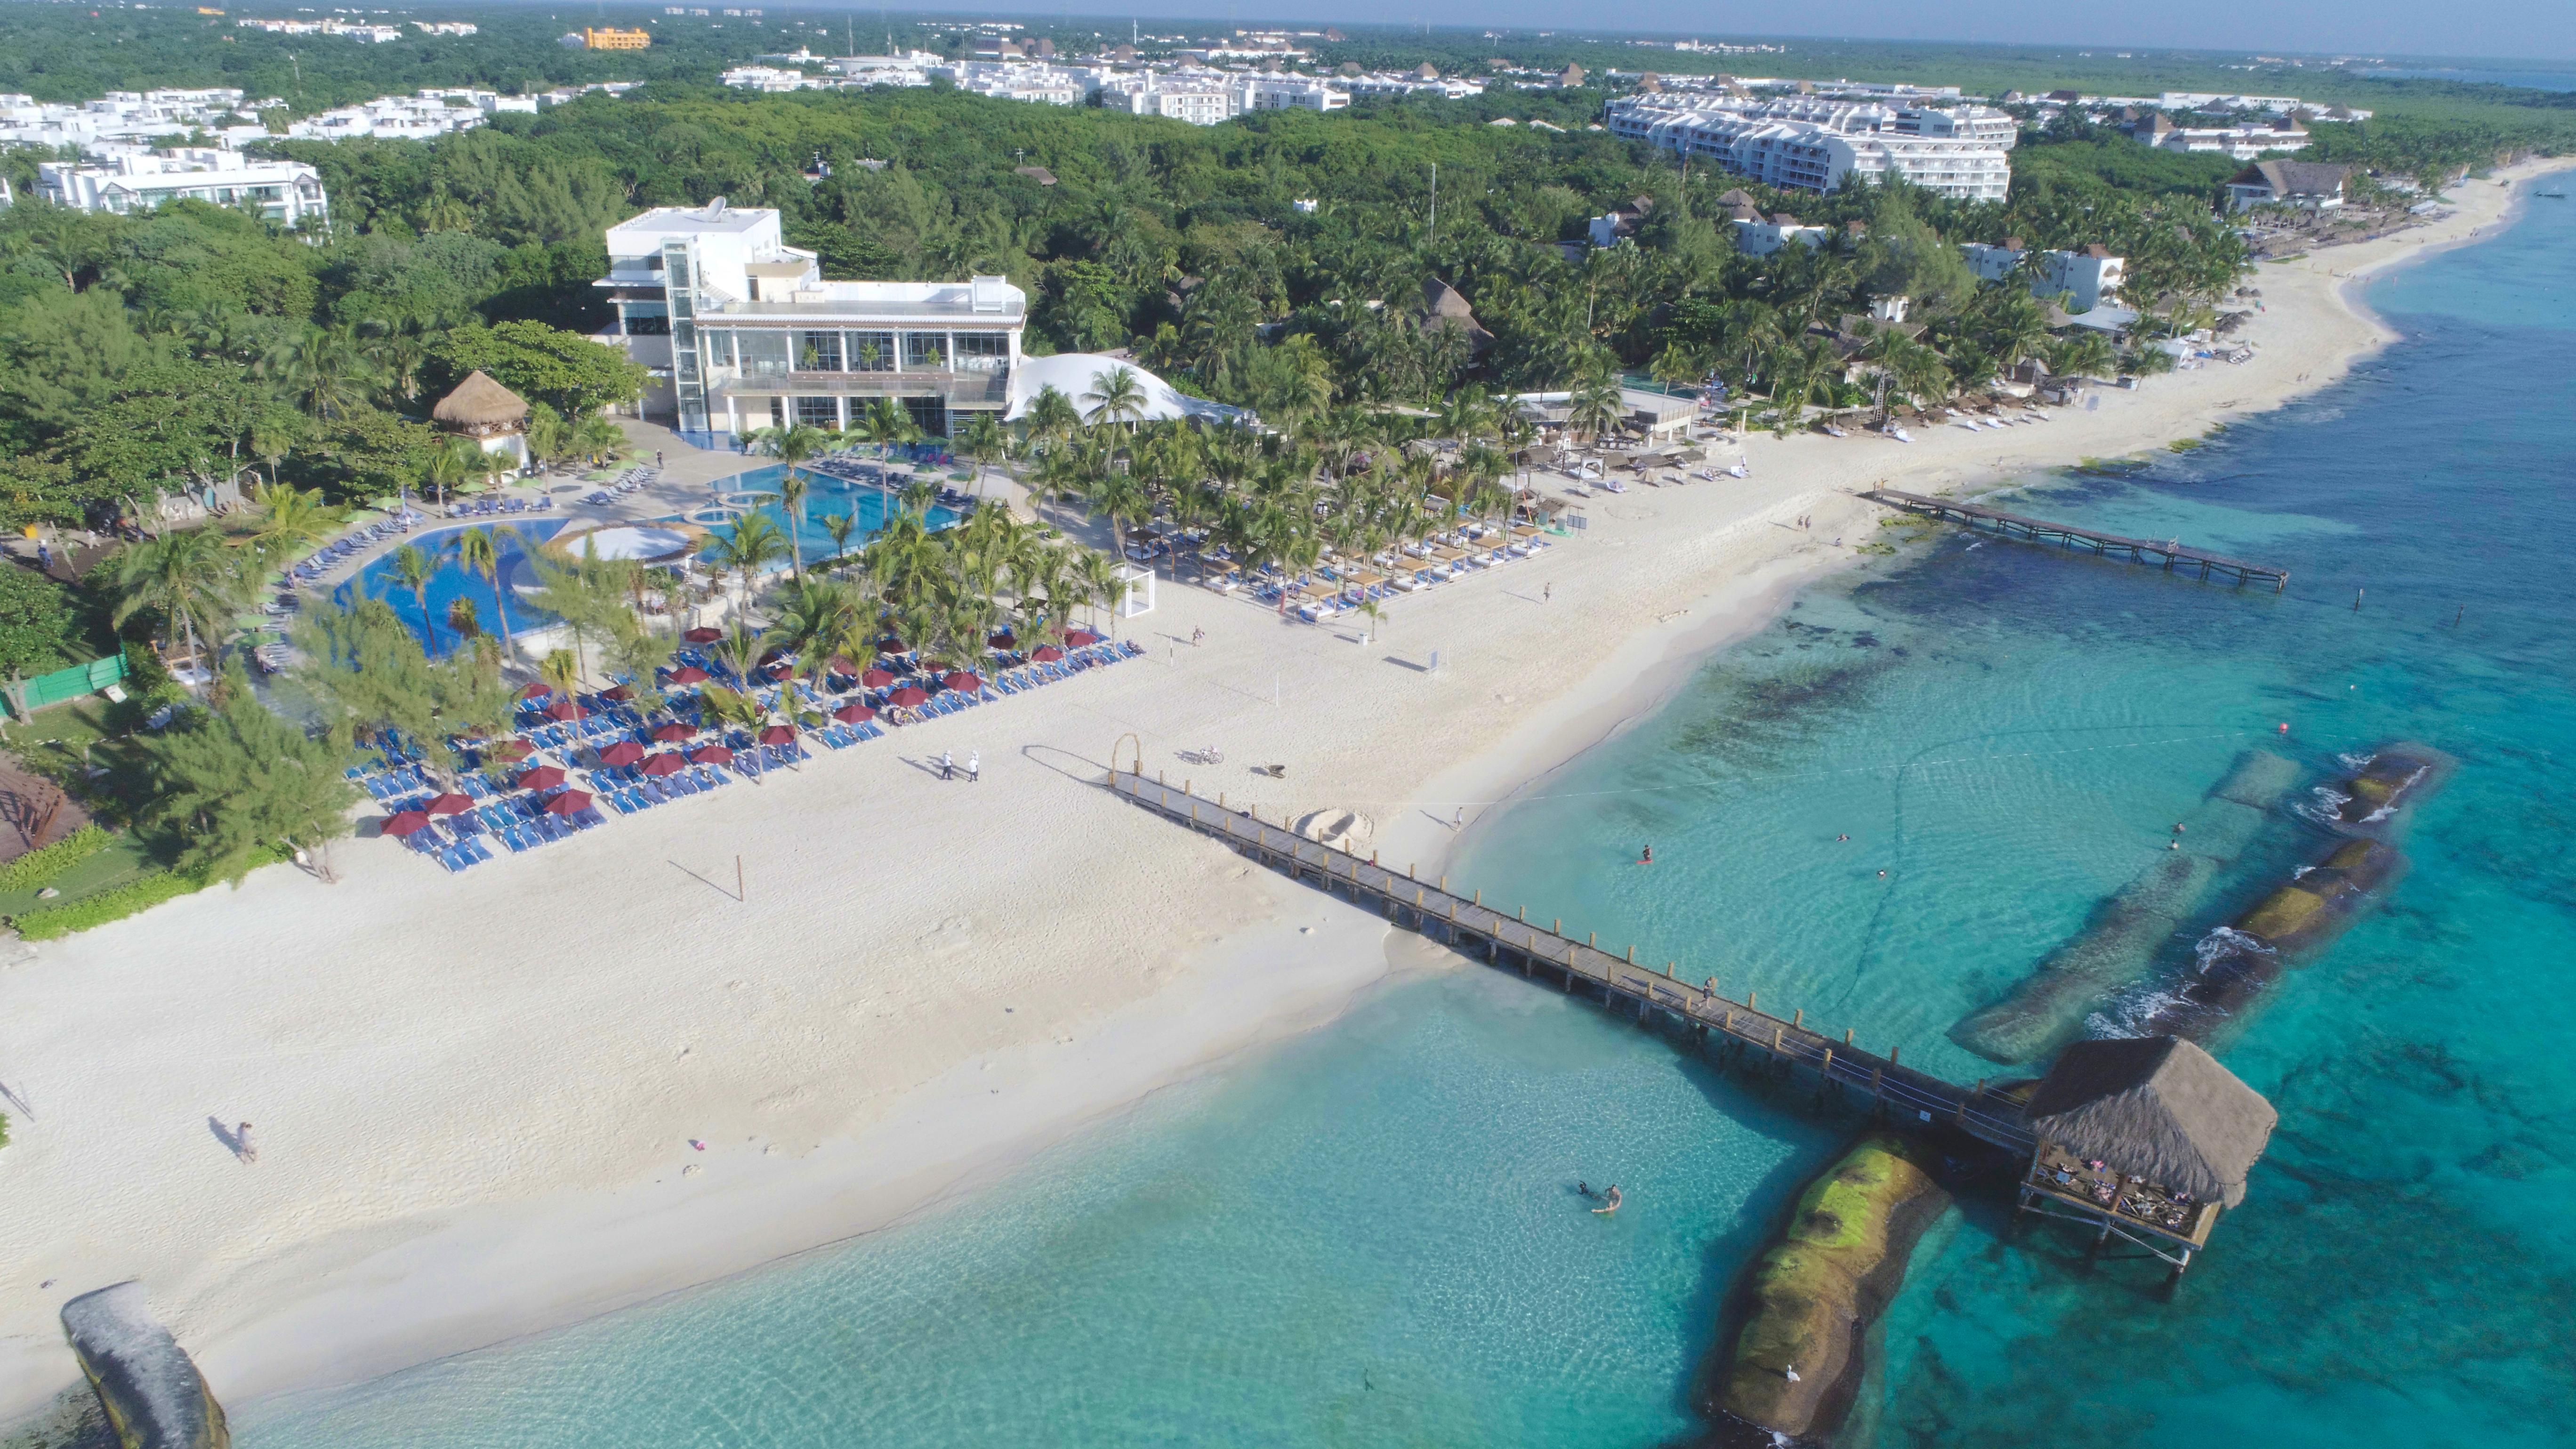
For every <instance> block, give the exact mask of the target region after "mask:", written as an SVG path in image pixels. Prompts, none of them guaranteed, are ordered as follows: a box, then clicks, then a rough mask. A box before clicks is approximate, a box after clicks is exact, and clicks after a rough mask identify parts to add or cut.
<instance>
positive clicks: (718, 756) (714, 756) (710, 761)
mask: <svg viewBox="0 0 2576 1449" xmlns="http://www.w3.org/2000/svg"><path fill="white" fill-rule="evenodd" d="M689 760H690V763H692V764H699V765H730V764H732V763H733V751H731V750H728V749H726V748H725V747H724V746H722V745H705V746H701V747H700V748H698V749H694V750H691V751H689Z"/></svg>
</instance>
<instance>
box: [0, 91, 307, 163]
mask: <svg viewBox="0 0 2576 1449" xmlns="http://www.w3.org/2000/svg"><path fill="white" fill-rule="evenodd" d="M285 104H286V102H284V101H282V100H277V99H274V98H271V99H266V100H249V99H246V98H244V96H243V95H242V93H241V92H240V91H237V90H231V89H214V90H159V91H109V92H108V93H107V94H106V95H104V96H101V97H100V98H98V99H97V100H94V101H77V102H63V101H38V100H36V99H35V98H34V97H32V96H25V95H19V94H15V93H8V94H0V143H15V144H18V145H24V146H41V147H44V148H46V149H47V150H55V149H59V148H61V147H64V146H78V147H81V148H83V149H92V148H96V147H99V146H105V145H113V144H116V143H120V142H129V143H130V142H143V141H154V140H158V139H160V138H162V137H164V136H168V135H170V134H172V133H174V132H180V131H205V132H208V133H210V134H213V135H216V136H219V137H221V138H222V139H223V141H224V144H226V145H234V144H237V143H238V142H241V141H246V140H257V139H259V138H260V137H263V136H265V135H267V134H268V129H267V128H266V127H265V126H260V125H257V124H252V123H247V118H248V117H250V116H254V115H257V114H258V113H259V112H261V111H263V110H268V109H271V108H274V107H277V106H283V105H285Z"/></svg>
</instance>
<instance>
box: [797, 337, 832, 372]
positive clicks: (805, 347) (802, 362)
mask: <svg viewBox="0 0 2576 1449" xmlns="http://www.w3.org/2000/svg"><path fill="white" fill-rule="evenodd" d="M796 370H797V371H799V372H839V371H841V370H842V369H841V334H840V333H838V332H808V333H806V334H805V335H804V336H803V337H801V338H799V339H798V340H797V343H796Z"/></svg>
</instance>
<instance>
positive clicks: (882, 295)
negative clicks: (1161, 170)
mask: <svg viewBox="0 0 2576 1449" xmlns="http://www.w3.org/2000/svg"><path fill="white" fill-rule="evenodd" d="M606 240H607V250H608V260H609V274H608V275H607V276H606V277H603V278H601V279H600V280H599V281H598V282H597V284H596V285H597V286H599V287H600V288H601V289H602V290H603V291H604V292H605V293H606V294H607V297H608V300H609V301H610V302H611V303H612V304H613V305H614V306H615V307H616V308H617V313H618V322H617V326H616V328H615V330H614V331H612V332H609V333H605V334H602V335H601V337H600V338H599V340H600V341H602V342H605V343H608V344H610V345H612V346H621V347H623V348H624V349H625V350H626V351H627V353H628V354H629V355H630V356H632V357H633V358H634V359H635V360H636V361H637V362H639V363H641V364H643V365H644V366H645V368H646V369H648V370H649V371H651V372H652V373H653V376H654V378H655V379H656V382H657V386H656V388H655V389H654V391H653V392H652V394H650V395H649V396H648V397H647V399H646V401H645V411H646V415H647V416H648V417H649V416H655V415H657V414H659V415H663V416H667V417H668V418H669V419H670V420H671V421H672V423H673V426H675V427H676V428H677V429H678V430H679V431H680V432H682V433H684V434H695V435H710V434H739V433H743V432H748V431H751V430H753V429H757V428H764V427H770V426H774V425H777V424H782V423H805V424H811V425H814V426H817V427H832V428H841V427H847V426H849V425H850V423H851V422H852V421H853V420H855V419H856V418H857V417H858V416H859V415H860V414H861V413H862V412H864V411H865V410H866V409H867V408H869V407H870V406H871V405H873V404H874V403H875V402H876V400H877V399H879V398H893V399H895V400H897V401H898V402H899V403H900V404H901V405H902V406H903V407H904V408H905V409H906V410H908V411H909V412H910V413H911V414H912V416H913V420H914V422H915V423H916V424H917V425H918V426H919V427H920V428H921V430H922V431H923V432H924V433H926V434H929V435H931V436H934V437H946V436H948V435H949V434H950V432H951V431H952V429H953V428H954V426H955V416H954V415H955V414H958V413H967V412H991V413H999V412H1001V411H1003V410H1004V408H1005V407H1006V406H1007V405H1008V403H1009V400H1010V396H1011V394H1010V380H1011V377H1012V376H1013V374H1014V373H1015V372H1016V371H1017V370H1018V367H1019V364H1020V334H1021V330H1022V328H1023V327H1024V326H1025V325H1026V323H1027V320H1028V295H1027V294H1026V293H1024V292H1022V291H1021V290H1020V289H1019V288H1017V287H1015V286H1012V285H1011V284H1010V282H1009V281H1008V280H1007V279H1005V278H1002V277H973V278H970V279H968V280H965V281H961V282H827V281H825V280H823V277H822V271H821V269H820V267H819V266H818V265H817V263H816V260H815V256H814V253H812V252H809V251H803V250H800V249H798V248H796V247H791V246H788V245H787V244H786V241H785V238H784V235H783V234H782V232H781V229H780V225H779V214H778V212H777V211H776V210H774V209H771V208H766V207H762V208H742V209H736V208H734V207H731V206H728V205H727V204H726V203H725V200H724V198H722V197H718V198H716V199H715V200H714V201H711V202H709V203H708V204H707V205H705V206H703V207H657V208H655V209H653V210H651V211H648V212H645V213H644V214H642V215H641V216H637V217H634V218H632V219H630V220H627V221H625V222H621V223H619V224H618V225H616V226H613V227H611V228H609V230H608V233H607V238H606Z"/></svg>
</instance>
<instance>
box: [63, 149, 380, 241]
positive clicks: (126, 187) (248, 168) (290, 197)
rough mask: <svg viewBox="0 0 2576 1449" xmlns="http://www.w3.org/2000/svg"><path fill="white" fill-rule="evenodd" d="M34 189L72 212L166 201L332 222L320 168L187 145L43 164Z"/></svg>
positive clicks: (283, 220)
mask: <svg viewBox="0 0 2576 1449" xmlns="http://www.w3.org/2000/svg"><path fill="white" fill-rule="evenodd" d="M36 194H37V195H38V196H39V197H42V198H43V199H44V200H46V201H50V202H52V203H53V204H54V205H56V206H68V207H70V208H72V209H73V210H75V211H111V212H115V213H117V214H119V215H123V214H125V213H127V212H136V211H150V210H151V209H152V208H154V207H156V206H159V205H160V204H161V203H163V202H165V201H205V202H211V203H213V204H214V205H216V206H235V207H241V208H243V209H245V210H251V211H256V212H258V213H259V214H260V215H261V216H264V217H266V218H268V219H269V220H270V221H273V222H276V223H278V224H279V225H281V226H290V227H291V226H295V225H297V224H299V223H301V222H304V221H306V220H308V219H309V220H311V221H313V222H315V223H316V224H319V223H322V222H327V221H329V220H330V219H331V202H330V198H329V196H327V195H326V194H325V193H324V192H323V189H322V173H321V172H319V171H316V170H314V169H313V168H312V167H310V166H307V165H305V164H304V163H303V162H300V161H265V160H260V159H258V158H256V157H250V156H244V155H243V154H241V153H240V152H238V151H225V150H218V149H216V148H213V147H189V148H185V149H181V150H175V151H157V152H150V153H143V154H132V155H120V156H117V157H115V158H113V159H112V160H109V161H107V162H104V163H101V164H98V165H79V164H75V163H72V162H68V161H43V162H39V163H37V166H36Z"/></svg>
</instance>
